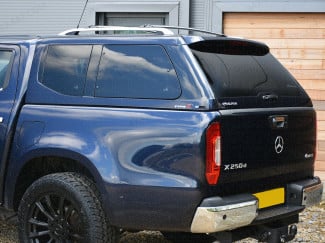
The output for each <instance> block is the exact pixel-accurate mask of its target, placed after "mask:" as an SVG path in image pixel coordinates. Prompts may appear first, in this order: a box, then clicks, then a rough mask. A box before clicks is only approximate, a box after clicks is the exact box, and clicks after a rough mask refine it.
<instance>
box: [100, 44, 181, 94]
mask: <svg viewBox="0 0 325 243" xmlns="http://www.w3.org/2000/svg"><path fill="white" fill-rule="evenodd" d="M180 93H181V90H180V86H179V82H178V79H177V76H176V72H175V70H174V67H173V65H172V63H171V61H170V59H169V57H168V55H167V53H166V52H165V50H164V48H163V47H161V46H159V45H107V46H104V48H103V53H102V57H101V62H100V65H99V72H98V77H97V84H96V92H95V95H96V96H99V97H114V98H143V99H175V98H177V97H178V96H179V95H180Z"/></svg>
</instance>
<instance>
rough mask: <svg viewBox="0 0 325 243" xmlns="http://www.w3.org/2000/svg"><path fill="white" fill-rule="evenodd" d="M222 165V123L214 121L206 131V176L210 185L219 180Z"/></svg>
mask: <svg viewBox="0 0 325 243" xmlns="http://www.w3.org/2000/svg"><path fill="white" fill-rule="evenodd" d="M220 166H221V133H220V124H219V123H212V124H211V125H210V126H209V127H208V129H207V132H206V168H205V177H206V179H207V181H208V183H209V184H210V185H215V184H217V182H218V178H219V174H220Z"/></svg>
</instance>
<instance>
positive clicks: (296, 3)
mask: <svg viewBox="0 0 325 243" xmlns="http://www.w3.org/2000/svg"><path fill="white" fill-rule="evenodd" d="M205 12H206V15H205V20H204V22H205V26H204V27H205V29H206V30H209V31H213V32H217V33H222V32H223V14H224V13H227V12H229V13H236V12H242V13H257V12H264V13H299V12H300V13H324V12H325V4H324V0H308V1H306V0H290V1H283V0H272V1H271V0H268V1H260V0H250V1H248V0H235V1H230V0H207V1H205Z"/></svg>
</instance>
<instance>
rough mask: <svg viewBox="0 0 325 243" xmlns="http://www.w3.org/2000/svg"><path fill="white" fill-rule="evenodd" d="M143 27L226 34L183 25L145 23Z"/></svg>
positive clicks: (216, 34)
mask: <svg viewBox="0 0 325 243" xmlns="http://www.w3.org/2000/svg"><path fill="white" fill-rule="evenodd" d="M143 27H146V28H165V29H176V30H188V31H193V32H199V33H204V34H210V35H215V36H223V37H225V36H226V35H225V34H222V33H215V32H212V31H207V30H200V29H196V28H190V27H182V26H171V25H150V24H146V25H143Z"/></svg>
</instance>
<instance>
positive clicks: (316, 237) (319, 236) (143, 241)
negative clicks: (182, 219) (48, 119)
mask: <svg viewBox="0 0 325 243" xmlns="http://www.w3.org/2000/svg"><path fill="white" fill-rule="evenodd" d="M15 242H18V238H17V229H16V227H15V226H14V225H12V224H8V223H6V222H4V221H0V243H15ZM240 242H247V243H251V242H257V241H256V240H254V239H250V238H247V239H244V240H242V241H240ZM292 242H315V243H321V242H325V203H324V204H323V205H320V206H315V207H311V208H309V209H307V210H305V211H304V212H303V213H301V214H300V222H299V224H298V234H297V236H296V238H295V239H294V240H293V241H292ZM120 243H170V241H168V240H165V239H164V237H163V236H162V235H161V234H160V233H159V232H151V231H143V232H139V233H127V232H125V233H123V234H122V237H121V240H120Z"/></svg>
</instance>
